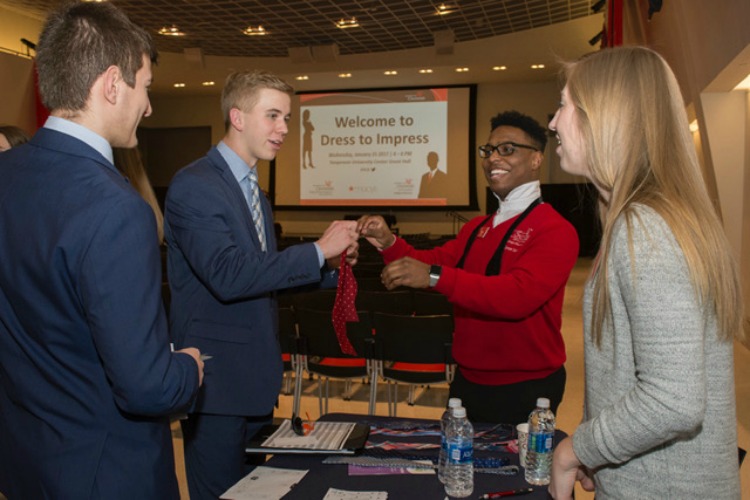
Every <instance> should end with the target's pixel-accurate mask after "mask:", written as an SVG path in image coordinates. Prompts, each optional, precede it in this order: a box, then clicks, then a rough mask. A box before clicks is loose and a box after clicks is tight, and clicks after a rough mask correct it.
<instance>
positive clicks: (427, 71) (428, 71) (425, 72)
mask: <svg viewBox="0 0 750 500" xmlns="http://www.w3.org/2000/svg"><path fill="white" fill-rule="evenodd" d="M419 72H420V73H422V74H423V75H426V74H429V73H432V70H431V69H430V68H423V69H420V70H419Z"/></svg>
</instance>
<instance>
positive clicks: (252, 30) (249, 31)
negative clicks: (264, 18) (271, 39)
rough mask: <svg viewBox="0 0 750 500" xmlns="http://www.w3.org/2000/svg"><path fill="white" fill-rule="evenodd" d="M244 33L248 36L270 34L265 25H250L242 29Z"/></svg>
mask: <svg viewBox="0 0 750 500" xmlns="http://www.w3.org/2000/svg"><path fill="white" fill-rule="evenodd" d="M242 33H244V34H245V35H247V36H264V35H267V34H268V31H266V30H265V29H263V26H260V25H258V26H248V27H247V28H245V29H244V30H242Z"/></svg>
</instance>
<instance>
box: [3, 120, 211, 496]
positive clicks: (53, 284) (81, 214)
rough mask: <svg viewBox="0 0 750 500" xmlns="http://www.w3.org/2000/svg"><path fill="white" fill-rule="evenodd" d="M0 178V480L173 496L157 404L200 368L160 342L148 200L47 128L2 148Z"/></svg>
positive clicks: (163, 419)
mask: <svg viewBox="0 0 750 500" xmlns="http://www.w3.org/2000/svg"><path fill="white" fill-rule="evenodd" d="M0 179H2V181H0V256H1V257H0V491H2V492H3V493H5V494H6V495H7V496H8V497H9V498H55V499H82V498H114V499H119V498H122V499H126V498H127V499H130V498H149V499H151V498H153V499H156V498H159V499H161V498H178V497H179V491H178V487H177V480H176V476H175V471H174V455H173V451H172V440H171V432H170V427H169V418H168V415H169V414H170V413H175V412H180V411H184V410H185V409H186V408H187V407H189V405H190V404H191V403H192V400H193V398H194V396H195V393H196V391H197V388H198V374H197V366H196V364H195V361H194V360H193V359H192V358H191V357H189V356H188V355H185V354H171V353H170V351H169V336H168V333H167V323H166V317H165V314H164V309H163V306H162V303H161V299H160V294H161V283H160V282H161V271H160V265H161V262H160V256H159V249H158V244H157V236H156V225H155V222H154V215H153V212H152V211H151V209H150V208H149V206H148V205H147V204H146V203H145V202H144V201H143V200H142V199H141V197H140V196H139V195H138V194H137V193H136V192H135V191H134V190H133V189H132V188H131V186H130V185H129V184H128V183H127V181H126V180H125V179H124V178H123V177H122V176H121V175H120V174H119V173H118V172H117V170H116V169H115V168H114V166H113V165H112V164H111V163H109V161H108V160H106V159H105V158H104V157H102V156H101V154H99V153H98V152H97V151H95V150H94V149H93V148H91V147H89V146H88V145H86V144H85V143H83V142H81V141H79V140H78V139H75V138H73V137H71V136H68V135H66V134H62V133H60V132H56V131H53V130H48V129H41V130H40V131H39V132H37V134H36V135H35V136H34V138H33V139H32V140H31V141H30V142H29V143H28V144H26V145H23V146H20V147H18V148H13V149H11V150H9V151H7V152H5V153H2V154H0Z"/></svg>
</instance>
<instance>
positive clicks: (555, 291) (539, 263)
mask: <svg viewBox="0 0 750 500" xmlns="http://www.w3.org/2000/svg"><path fill="white" fill-rule="evenodd" d="M485 219H486V217H485V216H482V217H476V218H474V219H472V220H471V221H469V222H468V223H466V224H465V225H464V227H463V228H462V229H461V231H460V232H459V234H458V236H457V237H456V239H454V240H451V241H449V242H448V243H446V244H445V245H443V246H441V247H437V248H434V249H432V250H416V249H414V248H413V247H412V246H410V245H409V244H408V243H406V242H405V241H404V240H403V239H401V238H398V239H396V242H395V243H394V244H393V245H392V246H391V247H389V248H387V249H386V250H384V251H383V259H384V260H385V262H386V263H389V262H392V261H394V260H396V259H398V258H401V257H404V256H411V257H413V258H416V259H418V260H420V261H422V262H426V263H428V264H438V265H441V266H443V271H442V274H441V276H440V280H439V281H438V284H437V287H436V290H437V291H438V292H440V293H443V294H444V295H446V296H447V297H448V299H449V300H450V302H451V303H453V306H454V316H455V333H454V339H453V357H454V359H455V360H456V363H457V364H458V366H459V369H460V370H461V373H462V374H463V375H464V377H466V379H468V380H469V381H471V382H474V383H477V384H486V385H502V384H510V383H515V382H521V381H524V380H533V379H539V378H543V377H546V376H548V375H550V374H552V373H553V372H555V371H556V370H558V369H559V368H560V367H561V366H562V365H563V363H565V344H564V342H563V338H562V334H561V332H560V326H561V324H562V306H563V297H564V294H565V284H566V282H567V281H568V277H569V276H570V271H571V269H572V268H573V265H574V264H575V262H576V259H577V257H578V235H577V234H576V231H575V229H574V228H573V226H572V225H571V224H570V223H569V222H568V221H566V220H565V219H564V218H563V217H562V216H561V215H560V214H558V213H557V212H556V211H555V210H554V209H553V208H552V207H551V206H550V205H548V204H546V203H543V204H541V205H539V206H538V207H536V208H535V209H534V210H533V211H532V212H531V213H530V214H529V215H528V217H526V219H525V220H523V221H522V222H521V224H520V225H519V226H518V228H517V229H516V230H515V232H514V234H513V235H512V236H511V238H510V240H509V241H508V244H507V246H506V248H505V251H504V252H503V256H502V264H501V268H500V274H499V275H497V276H485V275H484V272H485V268H486V267H487V263H488V262H489V260H490V258H491V257H492V255H493V254H494V253H495V251H496V250H497V248H498V246H499V245H500V241H501V240H502V239H503V236H504V235H505V233H506V232H507V231H508V229H509V228H510V226H511V225H512V224H513V222H514V221H515V220H516V218H512V219H510V220H508V221H505V222H503V223H502V224H500V225H498V226H497V227H495V228H494V229H493V228H492V223H491V221H490V222H488V223H487V224H486V225H485V227H484V228H483V229H482V230H480V232H479V234H478V236H477V238H476V239H475V240H474V243H473V245H472V247H471V250H470V251H469V254H468V255H467V257H466V260H465V263H464V268H463V269H457V268H456V267H454V266H455V265H456V264H457V263H458V260H459V259H460V258H461V255H462V254H463V252H464V248H465V247H466V243H467V242H468V239H469V236H470V235H471V233H472V231H473V230H474V228H475V227H477V225H479V224H481V223H482V222H483V221H484V220H485Z"/></svg>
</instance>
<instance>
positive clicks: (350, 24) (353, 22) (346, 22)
mask: <svg viewBox="0 0 750 500" xmlns="http://www.w3.org/2000/svg"><path fill="white" fill-rule="evenodd" d="M336 27H337V28H340V29H342V30H345V29H349V28H359V23H358V22H357V18H356V17H352V18H351V19H339V20H338V21H336Z"/></svg>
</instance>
